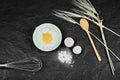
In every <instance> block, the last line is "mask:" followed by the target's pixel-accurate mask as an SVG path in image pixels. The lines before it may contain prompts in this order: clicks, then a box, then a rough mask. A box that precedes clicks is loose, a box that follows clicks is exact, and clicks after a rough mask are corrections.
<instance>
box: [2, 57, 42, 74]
mask: <svg viewBox="0 0 120 80" xmlns="http://www.w3.org/2000/svg"><path fill="white" fill-rule="evenodd" d="M42 65H43V64H42V62H41V60H40V59H38V58H36V57H29V58H25V59H22V60H18V61H13V62H8V63H5V64H0V67H5V68H13V69H19V70H24V71H31V72H36V71H39V70H40V69H41V68H42Z"/></svg>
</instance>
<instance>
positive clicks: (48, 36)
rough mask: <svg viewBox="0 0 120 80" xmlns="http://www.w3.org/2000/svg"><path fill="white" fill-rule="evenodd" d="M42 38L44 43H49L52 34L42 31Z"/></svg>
mask: <svg viewBox="0 0 120 80" xmlns="http://www.w3.org/2000/svg"><path fill="white" fill-rule="evenodd" d="M42 40H43V41H44V42H45V43H46V44H49V43H51V41H52V35H51V34H50V33H49V32H46V33H43V34H42Z"/></svg>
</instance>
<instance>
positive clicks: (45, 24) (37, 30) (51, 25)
mask: <svg viewBox="0 0 120 80" xmlns="http://www.w3.org/2000/svg"><path fill="white" fill-rule="evenodd" d="M44 28H48V29H52V30H54V31H55V32H56V33H57V36H59V37H58V38H59V39H58V41H57V42H56V44H54V46H52V47H46V48H45V47H43V46H41V45H40V43H39V41H38V35H39V32H40V31H42V30H43V29H44ZM61 41H62V33H61V31H60V29H59V28H58V27H57V26H56V25H54V24H51V23H43V24H41V25H39V26H38V27H36V29H35V30H34V32H33V43H34V44H35V46H36V47H37V48H38V49H40V50H42V51H45V52H49V51H53V50H55V49H56V48H58V47H59V45H60V44H61Z"/></svg>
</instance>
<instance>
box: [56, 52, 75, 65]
mask: <svg viewBox="0 0 120 80" xmlns="http://www.w3.org/2000/svg"><path fill="white" fill-rule="evenodd" d="M72 58H73V56H72V54H71V52H70V51H68V50H61V51H59V52H58V59H59V60H60V62H62V63H65V64H72V63H73V61H72Z"/></svg>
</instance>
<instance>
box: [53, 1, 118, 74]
mask: <svg viewBox="0 0 120 80" xmlns="http://www.w3.org/2000/svg"><path fill="white" fill-rule="evenodd" d="M72 3H73V4H74V5H75V6H76V7H77V8H78V9H76V8H74V9H72V11H73V12H68V11H62V10H56V11H54V13H53V14H54V15H55V16H57V17H60V18H63V19H65V20H67V21H69V22H71V23H73V24H77V25H79V23H78V22H76V21H75V20H73V19H72V17H76V18H85V19H87V20H89V21H91V22H93V23H94V24H96V25H97V26H99V28H100V31H101V35H102V39H103V42H104V46H105V50H106V53H107V57H108V60H109V64H110V67H111V71H112V73H113V75H114V71H115V68H114V65H113V62H112V60H111V57H110V54H109V51H110V52H111V53H112V54H113V55H114V56H115V57H116V58H117V59H118V60H120V59H119V58H118V57H117V56H116V55H115V54H114V53H113V51H111V50H110V49H109V48H108V46H107V43H106V39H105V36H104V32H103V28H104V29H107V30H108V31H110V32H112V33H113V34H115V35H117V36H118V37H120V35H119V34H117V33H116V32H114V31H112V30H111V29H109V28H107V27H105V26H104V25H103V24H102V20H100V17H99V14H98V13H97V11H96V9H95V8H94V6H93V5H92V4H91V2H90V1H89V0H73V2H72ZM90 34H92V33H90ZM92 36H93V37H95V38H96V39H97V40H98V41H99V42H102V41H100V40H99V39H98V38H97V37H96V36H95V35H94V34H92ZM108 50H109V51H108Z"/></svg>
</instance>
